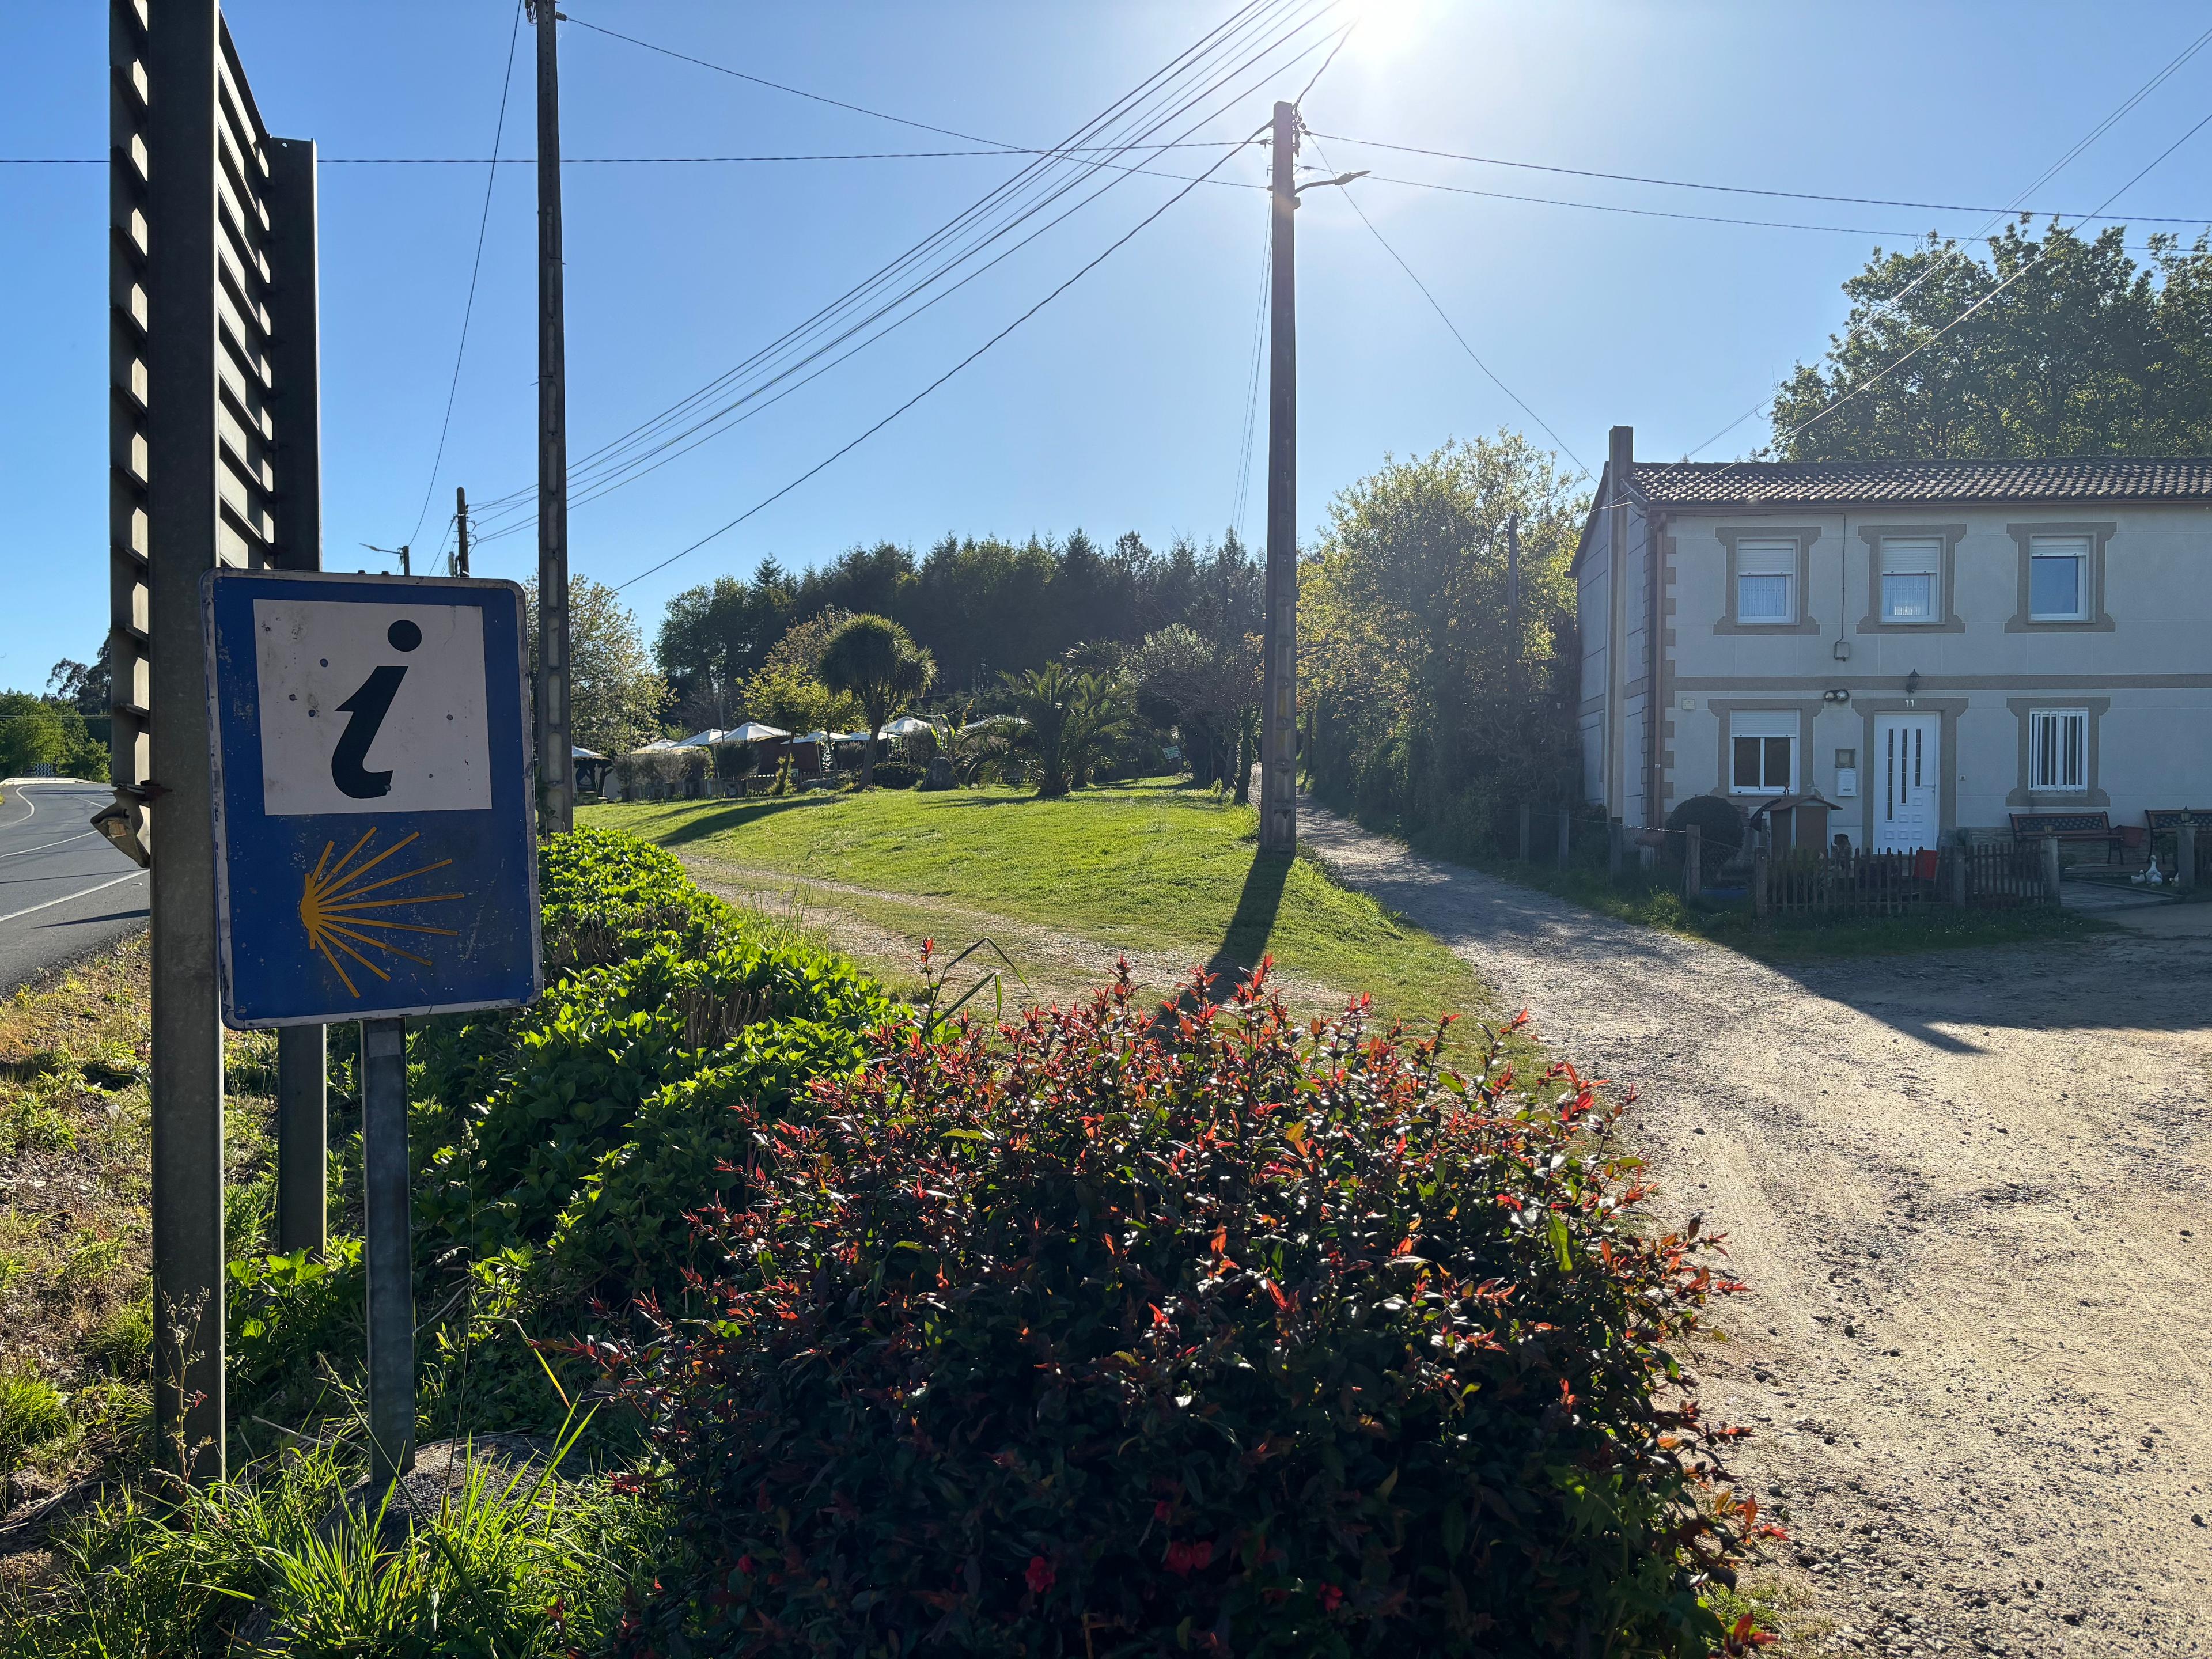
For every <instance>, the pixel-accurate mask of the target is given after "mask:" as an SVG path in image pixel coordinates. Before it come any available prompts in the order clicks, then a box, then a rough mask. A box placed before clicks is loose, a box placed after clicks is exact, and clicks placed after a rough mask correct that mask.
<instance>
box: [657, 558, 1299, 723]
mask: <svg viewBox="0 0 2212 1659" xmlns="http://www.w3.org/2000/svg"><path fill="white" fill-rule="evenodd" d="M1260 587H1261V579H1260V567H1259V564H1258V562H1257V561H1255V559H1254V558H1253V557H1252V556H1251V555H1250V554H1249V552H1247V551H1246V550H1245V549H1244V547H1243V544H1241V543H1240V542H1238V541H1237V538H1236V537H1235V536H1234V535H1231V536H1228V537H1225V538H1223V540H1222V541H1220V542H1219V543H1218V544H1213V545H1211V546H1207V547H1204V548H1201V547H1200V546H1198V545H1197V544H1194V543H1192V542H1189V541H1187V540H1178V541H1176V543H1175V544H1173V545H1172V546H1171V547H1170V548H1169V549H1168V550H1166V551H1165V552H1164V553H1162V552H1156V551H1154V550H1152V548H1149V547H1147V546H1146V544H1145V542H1144V540H1143V538H1141V537H1139V536H1137V535H1135V534H1133V533H1132V534H1128V535H1124V536H1122V537H1121V538H1119V539H1118V540H1117V541H1115V543H1114V544H1113V545H1112V546H1111V547H1110V548H1107V547H1102V546H1101V545H1100V544H1097V543H1095V542H1093V541H1092V540H1091V538H1090V537H1088V536H1087V535H1085V533H1084V532H1082V531H1080V530H1078V531H1075V532H1072V533H1071V534H1070V535H1069V536H1068V537H1067V538H1066V540H1064V541H1056V540H1054V539H1051V538H1038V537H1034V536H1033V537H1031V538H1029V540H1027V541H1026V542H1011V541H1006V540H1001V539H1000V538H995V537H985V538H975V537H966V538H963V537H956V536H947V537H945V538H944V539H942V540H941V541H939V543H938V544H936V545H935V546H934V547H933V548H931V549H930V550H929V551H928V553H927V555H926V556H922V557H920V558H917V557H915V555H914V554H913V553H912V552H911V551H910V550H907V549H904V548H902V547H899V546H897V545H896V544H892V543H889V542H880V543H878V544H875V545H873V546H863V547H855V548H852V549H849V550H847V551H846V552H844V553H842V554H841V555H839V556H837V557H836V559H834V560H832V561H830V562H829V563H827V564H825V565H823V566H822V567H820V568H817V569H813V570H809V571H807V572H805V574H800V575H796V576H794V575H792V574H787V572H786V571H785V570H784V569H783V568H782V567H781V566H780V565H778V564H776V563H775V562H774V561H770V562H768V563H765V564H763V565H762V566H761V567H760V568H759V569H758V570H757V571H756V572H755V573H754V574H753V577H752V579H751V580H750V581H748V580H741V579H739V578H737V577H733V576H726V577H721V578H719V579H717V580H714V581H713V582H711V583H708V584H707V585H705V586H699V587H695V588H691V589H689V590H687V591H686V592H682V593H679V594H678V595H677V596H676V597H675V598H674V599H671V601H670V602H669V606H668V611H667V613H666V615H665V617H664V618H663V619H662V622H661V626H660V631H659V638H658V644H657V649H658V652H659V661H660V665H661V670H662V671H663V672H664V673H665V674H666V675H667V676H668V678H669V680H670V682H671V685H672V687H673V688H674V690H675V692H676V695H677V696H678V700H679V702H678V707H679V708H681V709H682V710H683V711H684V717H685V718H686V719H688V720H690V721H691V723H692V724H693V725H695V726H704V725H724V724H727V723H728V721H729V720H731V719H732V718H733V717H734V716H735V715H736V714H737V713H738V707H737V705H738V703H740V702H742V701H743V696H744V690H743V688H744V683H745V682H746V680H747V679H748V678H750V677H751V676H754V675H757V674H758V673H760V672H761V671H762V670H763V668H764V667H765V666H766V665H767V662H768V657H769V652H770V650H771V649H772V648H773V647H774V646H775V642H776V641H778V640H780V639H781V638H782V637H783V636H784V635H786V634H787V633H788V632H789V631H790V629H792V628H793V626H795V625H796V624H797V623H799V622H800V621H801V620H803V619H805V618H807V617H814V616H817V615H819V614H820V613H821V612H823V611H832V610H834V611H842V612H849V613H853V614H868V615H874V616H880V617H888V618H890V620H891V621H892V622H895V623H898V624H899V625H900V626H902V628H904V629H906V630H907V631H908V633H909V634H910V635H913V636H914V639H915V643H916V644H918V645H920V646H921V647H923V648H924V649H926V650H927V651H928V652H929V653H930V654H931V655H932V656H933V657H934V658H935V659H937V665H938V680H939V684H940V685H941V686H945V687H958V688H960V689H962V690H966V691H968V692H969V693H971V694H972V693H975V692H978V691H981V690H984V689H985V688H987V687H995V686H996V685H997V684H999V678H998V677H999V675H1000V673H1002V672H1019V671H1022V670H1024V669H1029V668H1040V667H1042V666H1043V665H1045V664H1046V663H1048V662H1050V661H1054V660H1055V659H1064V658H1065V657H1066V655H1067V653H1069V651H1071V650H1072V649H1074V648H1076V647H1085V646H1090V645H1093V644H1099V643H1105V644H1120V645H1123V646H1133V645H1134V644H1135V643H1136V642H1137V641H1139V640H1141V639H1143V638H1144V637H1145V635H1147V634H1149V633H1152V632H1153V631H1155V630H1156V629H1161V628H1164V627H1166V626H1167V625H1168V624H1170V623H1176V622H1187V623H1190V624H1191V625H1192V626H1194V627H1196V628H1197V629H1199V630H1200V632H1201V633H1203V634H1205V635H1206V636H1207V637H1208V638H1215V637H1225V638H1241V637H1242V636H1243V635H1244V634H1247V633H1249V632H1250V631H1252V630H1253V629H1255V628H1257V627H1258V626H1259V593H1260ZM760 712H761V711H760V710H759V709H758V708H756V709H754V710H753V713H754V714H760Z"/></svg>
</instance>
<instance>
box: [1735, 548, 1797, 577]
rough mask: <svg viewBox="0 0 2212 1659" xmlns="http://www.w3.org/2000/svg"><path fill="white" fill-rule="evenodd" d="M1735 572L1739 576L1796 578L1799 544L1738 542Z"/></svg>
mask: <svg viewBox="0 0 2212 1659" xmlns="http://www.w3.org/2000/svg"><path fill="white" fill-rule="evenodd" d="M1735 570H1736V574H1738V575H1739V576H1794V575H1796V574H1797V544H1796V543H1795V542H1738V543H1737V544H1735Z"/></svg>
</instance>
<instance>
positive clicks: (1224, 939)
mask: <svg viewBox="0 0 2212 1659" xmlns="http://www.w3.org/2000/svg"><path fill="white" fill-rule="evenodd" d="M1292 862H1293V860H1291V858H1290V857H1289V856H1288V855H1286V854H1281V853H1255V854H1253V855H1252V863H1251V866H1250V867H1249V868H1248V869H1247V870H1246V871H1245V872H1244V886H1243V890H1242V891H1241V892H1239V893H1238V894H1237V908H1236V910H1235V912H1234V913H1233V914H1231V916H1230V918H1229V926H1228V927H1227V928H1225V930H1224V931H1223V933H1222V935H1221V943H1220V944H1219V945H1218V946H1216V947H1215V949H1214V952H1213V955H1212V957H1210V958H1208V959H1207V962H1206V981H1207V983H1208V984H1210V985H1211V986H1212V987H1213V988H1212V994H1213V995H1215V996H1216V997H1225V996H1226V995H1228V994H1229V993H1230V991H1231V989H1233V988H1234V987H1235V986H1236V983H1237V981H1238V980H1240V979H1242V978H1243V976H1244V975H1247V974H1249V972H1251V970H1252V969H1255V968H1256V967H1258V966H1259V965H1260V958H1261V957H1263V956H1265V955H1266V954H1267V940H1268V938H1269V936H1270V935H1272V934H1273V933H1274V931H1275V917H1276V915H1277V914H1278V913H1279V912H1280V910H1281V909H1282V908H1283V889H1284V887H1285V884H1288V882H1289V881H1290V878H1291V864H1292Z"/></svg>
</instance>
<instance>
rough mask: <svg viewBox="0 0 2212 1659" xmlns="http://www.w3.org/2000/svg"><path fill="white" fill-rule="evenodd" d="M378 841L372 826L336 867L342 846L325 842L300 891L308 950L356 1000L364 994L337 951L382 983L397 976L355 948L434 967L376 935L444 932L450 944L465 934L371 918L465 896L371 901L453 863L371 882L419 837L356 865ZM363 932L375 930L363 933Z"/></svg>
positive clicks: (442, 861)
mask: <svg viewBox="0 0 2212 1659" xmlns="http://www.w3.org/2000/svg"><path fill="white" fill-rule="evenodd" d="M375 836H376V826H375V825H374V824H371V825H370V826H369V828H368V831H367V833H365V834H364V835H363V836H362V838H361V839H360V840H359V841H357V842H354V844H353V845H352V846H351V847H350V848H347V850H346V855H345V856H344V857H343V858H342V859H340V860H338V861H337V863H336V864H332V863H331V854H332V853H334V852H336V851H337V842H334V841H333V842H326V843H325V845H324V848H323V856H322V857H321V858H320V859H319V860H317V862H316V865H315V867H314V868H313V870H310V871H309V872H307V882H306V884H305V885H304V886H303V887H302V888H301V891H300V921H301V925H302V926H304V927H306V928H307V943H308V945H310V946H311V947H313V949H315V950H317V951H320V952H322V955H323V959H324V960H325V961H326V962H328V963H330V964H331V967H332V968H333V969H337V976H338V978H339V979H341V980H343V981H344V983H345V987H346V989H347V990H348V991H350V992H352V994H353V995H354V996H355V997H356V999H358V998H359V997H360V995H361V993H360V991H359V990H357V989H356V988H355V986H354V982H353V979H352V977H351V976H350V975H349V974H347V972H346V970H345V964H344V963H342V962H340V961H339V960H338V952H340V951H343V952H344V953H345V954H346V955H347V956H349V957H352V958H353V959H354V960H355V961H356V962H357V963H360V964H361V965H362V967H364V968H366V969H368V971H369V972H370V973H372V974H374V975H376V976H377V977H378V978H379V979H381V980H389V979H390V978H391V977H392V975H390V974H387V973H386V972H385V971H384V969H381V968H380V967H378V966H377V965H376V963H374V962H372V961H370V960H369V959H368V957H365V956H363V955H362V953H361V952H360V951H358V950H356V949H355V948H354V947H355V946H356V945H367V946H368V947H369V948H370V949H371V950H375V951H384V952H385V953H386V955H389V956H394V957H405V958H406V959H407V960H408V961H410V962H419V963H422V965H423V966H424V967H425V968H428V966H429V965H430V958H429V957H418V956H416V954H415V953H414V952H413V951H403V950H401V949H400V948H399V947H398V945H394V944H392V943H391V942H390V941H389V940H387V939H380V938H379V937H377V935H378V934H379V933H441V934H443V935H444V936H445V937H446V938H447V939H459V937H460V934H459V933H458V932H457V931H456V930H455V929H453V928H451V927H429V926H428V925H426V924H424V923H422V922H419V921H388V920H386V919H384V918H381V917H377V916H372V915H368V914H366V913H367V912H368V911H372V910H391V909H396V908H400V907H402V906H404V905H410V904H435V903H438V902H441V900H445V899H457V898H461V897H464V896H465V895H463V894H460V893H416V894H412V895H398V894H394V895H392V896H387V897H385V898H378V899H373V898H370V897H368V894H370V893H374V892H376V891H378V890H380V889H383V888H387V887H396V886H398V885H399V884H400V883H402V882H408V881H413V880H415V879H416V878H418V877H422V876H427V875H428V874H429V873H430V872H432V871H433V870H442V869H444V868H445V867H446V866H447V865H449V864H451V863H452V862H453V860H451V859H440V860H438V861H437V862H436V863H435V864H426V865H423V866H422V867H421V868H419V869H415V870H410V871H408V872H406V873H404V875H397V876H384V877H381V878H379V879H377V880H375V881H368V880H367V879H366V878H367V877H368V873H369V872H370V871H372V870H374V869H375V868H376V866H378V865H380V864H381V863H383V862H384V861H385V860H386V859H388V858H390V857H391V856H392V854H395V853H398V852H399V851H401V850H402V849H404V848H405V847H406V846H407V845H408V843H409V842H413V841H415V840H416V839H418V836H416V835H410V836H407V837H405V838H404V840H401V841H397V842H393V843H392V845H391V846H389V847H387V848H385V849H384V850H383V851H382V852H381V853H379V854H376V856H375V857H374V858H372V859H369V860H366V861H365V862H363V863H361V864H356V863H355V862H354V860H355V859H356V857H358V856H359V855H360V854H361V853H362V851H363V850H365V849H366V848H368V843H369V842H371V841H373V840H374V839H375ZM363 929H370V930H373V931H369V932H364V931H362V930H363ZM349 941H350V943H349Z"/></svg>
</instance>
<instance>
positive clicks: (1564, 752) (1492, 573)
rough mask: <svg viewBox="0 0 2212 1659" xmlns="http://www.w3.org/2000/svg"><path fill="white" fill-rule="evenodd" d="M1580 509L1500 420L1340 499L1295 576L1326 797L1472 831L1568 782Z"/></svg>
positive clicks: (1583, 507)
mask: <svg viewBox="0 0 2212 1659" xmlns="http://www.w3.org/2000/svg"><path fill="white" fill-rule="evenodd" d="M1588 511H1589V497H1588V496H1587V495H1583V494H1582V493H1580V492H1579V491H1577V490H1576V489H1573V488H1572V487H1571V480H1570V479H1569V478H1568V477H1566V476H1565V474H1564V473H1562V472H1561V471H1559V468H1558V466H1557V465H1556V461H1555V458H1554V457H1553V456H1551V455H1549V454H1547V453H1544V452H1542V451H1540V450H1538V449H1536V448H1535V447H1533V446H1532V445H1530V444H1529V443H1528V441H1527V440H1526V439H1525V438H1523V437H1522V436H1521V435H1519V434H1517V433H1510V432H1501V433H1499V434H1498V436H1496V437H1495V438H1478V439H1476V440H1474V441H1473V442H1471V443H1450V444H1446V445H1445V446H1444V447H1443V448H1441V449H1438V450H1437V451H1436V452H1435V453H1432V454H1430V455H1425V456H1422V457H1419V458H1418V459H1409V460H1402V461H1401V460H1395V459H1386V461H1385V462H1384V464H1383V467H1382V468H1381V470H1380V471H1376V473H1374V474H1373V475H1371V476H1370V477H1365V478H1363V479H1361V480H1360V481H1359V482H1358V483H1355V484H1353V485H1352V486H1351V487H1350V488H1348V489H1346V490H1345V491H1343V493H1342V494H1340V495H1339V496H1338V497H1337V498H1336V500H1335V501H1334V502H1333V503H1332V504H1331V505H1330V508H1329V527H1328V535H1327V536H1326V538H1324V539H1323V540H1322V544H1321V546H1320V547H1319V548H1318V549H1317V550H1316V551H1315V552H1314V554H1313V555H1312V556H1310V558H1308V559H1307V561H1306V562H1305V563H1304V567H1303V569H1302V571H1301V576H1300V581H1301V587H1300V596H1299V624H1298V625H1299V634H1300V636H1301V637H1300V642H1299V656H1300V663H1299V670H1300V680H1301V688H1300V699H1301V712H1302V714H1303V717H1304V722H1305V726H1306V730H1305V733H1304V751H1305V752H1304V760H1305V765H1306V769H1307V770H1308V773H1309V775H1310V780H1311V783H1312V787H1314V788H1315V790H1316V793H1319V794H1320V795H1321V796H1322V799H1328V800H1331V801H1334V802H1335V803H1337V804H1339V805H1352V806H1355V807H1357V808H1358V809H1359V810H1361V811H1364V812H1366V813H1368V814H1370V815H1371V816H1376V817H1391V818H1395V819H1398V820H1399V821H1401V822H1402V823H1404V824H1405V825H1406V826H1407V828H1408V829H1413V830H1414V831H1416V832H1422V831H1426V832H1430V833H1431V834H1433V835H1434V836H1436V837H1437V839H1438V840H1440V841H1443V842H1446V843H1455V844H1462V845H1468V846H1470V847H1478V846H1480V845H1482V844H1483V843H1485V842H1488V841H1489V839H1490V838H1491V836H1492V835H1493V834H1494V832H1495V824H1496V822H1497V819H1498V815H1499V814H1500V813H1501V812H1502V811H1503V809H1504V807H1506V806H1507V805H1510V804H1511V803H1512V802H1514V801H1516V800H1517V801H1548V800H1560V799H1567V798H1569V797H1570V795H1571V791H1572V790H1573V789H1574V788H1575V787H1576V784H1575V774H1574V754H1575V744H1574V729H1573V712H1572V711H1573V704H1572V701H1571V697H1572V690H1571V686H1570V685H1567V684H1565V680H1566V679H1567V678H1569V677H1571V674H1572V672H1573V670H1574V668H1575V666H1576V664H1575V661H1574V658H1575V653H1574V649H1573V646H1572V630H1573V626H1574V610H1575V594H1574V586H1573V583H1572V581H1571V578H1570V576H1569V574H1568V571H1567V562H1568V559H1569V557H1570V556H1571V554H1572V552H1573V550H1574V546H1575V542H1576V538H1577V534H1578V532H1580V530H1581V526H1582V523H1583V518H1584V516H1585V515H1586V514H1587V513H1588ZM1516 514H1517V515H1518V517H1519V520H1520V546H1521V562H1520V563H1521V596H1520V605H1519V616H1520V629H1519V632H1518V634H1517V635H1516V633H1515V632H1514V631H1513V629H1511V628H1510V626H1509V617H1510V615H1511V611H1512V607H1511V605H1510V603H1509V598H1508V593H1507V569H1506V564H1507V557H1506V553H1507V538H1506V531H1507V523H1508V520H1509V519H1510V518H1511V517H1513V516H1514V515H1516Z"/></svg>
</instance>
